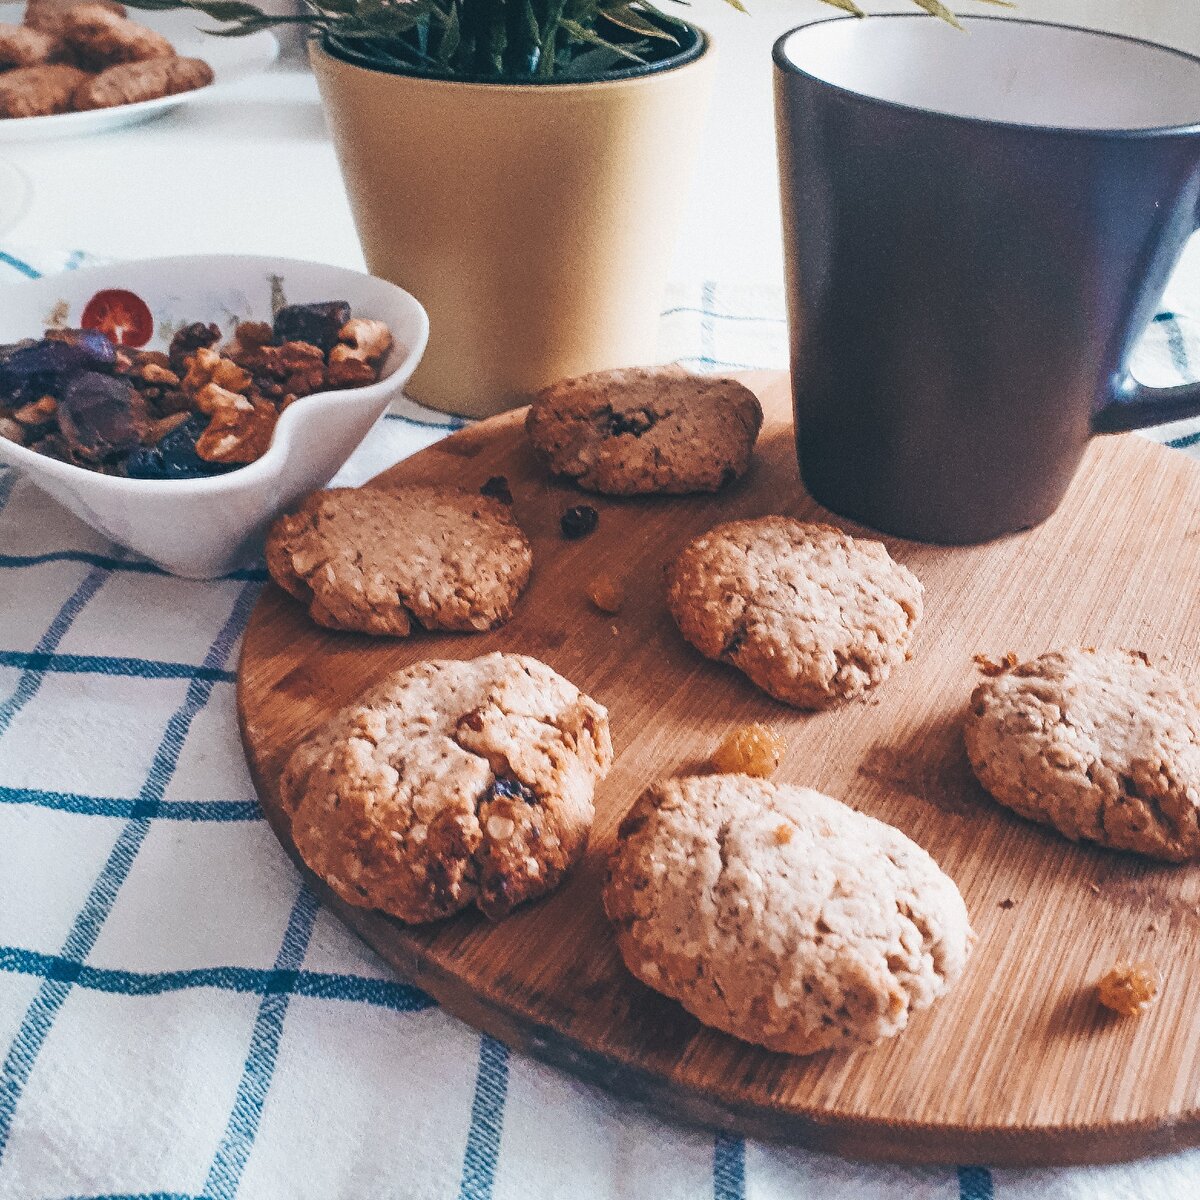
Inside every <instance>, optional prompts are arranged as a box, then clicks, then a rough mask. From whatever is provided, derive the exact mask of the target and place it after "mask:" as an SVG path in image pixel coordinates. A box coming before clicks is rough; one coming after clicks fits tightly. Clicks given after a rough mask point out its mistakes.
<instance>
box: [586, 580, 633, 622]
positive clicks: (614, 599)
mask: <svg viewBox="0 0 1200 1200" xmlns="http://www.w3.org/2000/svg"><path fill="white" fill-rule="evenodd" d="M587 596H588V599H589V600H590V601H591V602H592V603H593V604H594V605H595V606H596V607H597V608H598V609H599V610H600V611H601V612H603V613H619V612H620V611H621V605H622V604H624V603H625V589H624V588H623V587H622V586H621V585H620V584H619V583H618V582H617V581H616V580H615V579H614V578H613V577H612V576H611V575H597V576H596V578H595V579H593V580H592V581H591V582H590V583H589V584H588V585H587Z"/></svg>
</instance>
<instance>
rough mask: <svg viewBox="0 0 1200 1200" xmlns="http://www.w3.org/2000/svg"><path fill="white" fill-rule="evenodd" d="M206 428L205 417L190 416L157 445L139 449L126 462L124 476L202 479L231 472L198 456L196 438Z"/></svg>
mask: <svg viewBox="0 0 1200 1200" xmlns="http://www.w3.org/2000/svg"><path fill="white" fill-rule="evenodd" d="M207 425H208V422H207V421H206V420H205V419H204V418H203V417H197V416H191V417H188V419H187V420H186V421H184V422H183V424H182V425H179V426H177V427H176V428H175V429H172V430H171V432H170V433H168V434H165V435H164V436H163V437H162V439H161V440H160V441H159V443H158V445H156V446H139V447H138V448H137V449H136V450H133V451H131V452H130V454H129V455H128V457H127V458H126V459H125V474H126V475H128V476H129V477H130V478H131V479H199V478H201V477H202V476H205V475H221V474H223V473H224V472H225V471H228V470H231V469H232V468H230V467H227V466H225V465H224V464H223V463H211V462H205V461H204V459H202V458H201V457H200V456H199V455H198V454H197V453H196V439H197V438H198V437H199V436H200V435H201V434H202V433H203V432H204V430H205V427H206V426H207Z"/></svg>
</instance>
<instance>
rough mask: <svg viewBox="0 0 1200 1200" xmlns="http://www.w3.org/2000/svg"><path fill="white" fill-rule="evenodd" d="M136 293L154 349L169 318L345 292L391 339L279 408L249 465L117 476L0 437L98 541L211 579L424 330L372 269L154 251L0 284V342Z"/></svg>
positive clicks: (388, 388)
mask: <svg viewBox="0 0 1200 1200" xmlns="http://www.w3.org/2000/svg"><path fill="white" fill-rule="evenodd" d="M107 288H120V289H123V290H126V291H130V292H133V293H134V294H135V295H137V296H140V297H141V298H142V299H143V300H144V301H145V302H146V304H147V305H148V306H149V308H150V311H151V313H152V315H153V317H154V326H155V334H154V337H152V338H151V340H150V342H149V343H148V344H147V346H148V348H151V349H163V350H165V349H166V347H167V344H168V343H169V341H170V335H171V333H172V332H173V330H174V329H175V328H177V327H178V326H179V325H181V324H185V323H188V322H191V321H205V322H207V321H214V322H216V323H217V324H218V325H219V326H220V327H221V329H222V330H223V331H226V332H232V329H233V326H234V325H235V324H236V323H237V322H238V321H246V320H258V321H270V320H271V317H272V313H273V311H274V309H275V308H277V307H278V306H279V305H280V304H300V303H305V302H309V301H319V300H346V301H348V302H349V304H350V307H351V309H352V310H353V313H354V315H355V316H356V317H373V318H375V319H376V320H379V321H385V322H386V323H387V325H388V327H389V328H390V329H391V331H392V337H393V338H394V339H395V345H394V346H393V349H392V351H391V353H390V354H389V356H388V358H387V360H386V362H385V363H384V373H383V377H382V378H381V379H380V380H379V382H378V383H374V384H372V385H371V386H370V387H364V388H356V389H353V390H350V391H338V392H320V393H317V394H315V395H312V396H306V397H304V399H302V400H298V401H297V402H296V403H295V404H292V405H291V406H289V407H288V409H287V410H286V411H285V412H284V413H283V415H282V416H281V417H280V418H279V423H278V424H277V425H276V427H275V434H274V437H273V438H272V440H271V445H270V447H269V448H268V450H267V452H266V454H264V455H263V456H262V458H260V459H259V460H258V461H257V462H253V463H250V464H249V465H247V466H244V467H240V468H238V469H237V470H234V471H230V472H229V473H228V474H226V475H216V476H213V477H211V478H208V479H181V480H150V479H121V478H116V477H114V476H111V475H100V474H97V473H96V472H94V471H88V470H85V469H84V468H82V467H76V466H72V465H71V464H70V463H64V462H59V461H57V460H56V459H53V458H48V457H46V456H45V455H42V454H38V453H36V452H35V451H33V450H28V449H26V448H25V447H23V446H18V445H17V444H16V443H15V442H10V441H8V440H7V439H5V438H3V437H0V462H3V463H7V464H8V465H10V466H14V467H16V468H17V469H18V470H20V471H22V472H24V473H25V474H26V475H27V476H28V477H29V478H30V479H31V480H32V481H33V482H34V483H35V484H36V485H37V486H38V487H40V488H42V489H43V490H44V491H46V492H48V493H49V494H50V495H51V496H53V497H54V498H55V499H56V500H58V501H59V502H60V503H62V504H64V505H65V506H66V507H67V508H69V509H70V510H71V511H72V512H73V513H75V514H76V515H77V516H79V517H81V518H82V519H83V520H84V521H86V522H87V523H88V524H89V525H91V526H92V527H93V528H95V529H97V530H99V531H100V532H101V533H102V534H104V535H105V536H106V537H107V538H109V539H110V540H112V541H114V542H117V543H119V544H120V545H122V546H125V547H127V548H128V549H130V550H132V551H133V552H134V553H136V554H138V555H140V556H142V557H143V558H148V559H149V560H150V561H151V562H153V563H156V564H157V565H158V566H160V567H162V568H163V570H165V571H169V572H170V573H171V574H173V575H184V576H187V577H189V578H192V579H212V578H214V577H216V576H218V575H224V574H226V573H228V572H229V571H231V570H233V569H234V568H235V567H237V566H239V565H241V564H242V563H243V562H245V561H246V559H247V558H249V557H251V556H252V555H254V554H255V553H257V552H258V551H259V550H260V549H261V539H262V536H263V533H264V531H265V529H266V526H267V525H268V524H269V523H270V521H271V520H272V518H274V517H275V516H276V515H277V514H278V513H280V512H281V511H282V510H283V509H285V508H287V507H288V506H290V505H291V504H292V503H294V502H295V501H296V500H297V499H299V497H301V496H303V495H304V494H305V493H307V492H311V491H313V490H314V489H316V488H319V487H322V486H323V485H324V484H326V483H328V482H329V480H330V479H331V478H332V477H333V475H334V474H335V473H336V472H337V470H338V468H339V467H341V465H342V464H343V463H344V462H345V461H346V459H347V458H349V456H350V454H351V452H352V451H353V450H354V448H355V447H356V446H357V445H358V444H359V442H361V441H362V440H363V438H364V437H365V436H366V434H367V431H368V430H369V429H370V428H371V426H372V425H374V424H375V422H376V421H377V420H378V419H379V418H380V417H381V416H382V415H383V412H384V410H385V409H386V408H387V407H388V404H389V403H390V402H391V401H392V400H393V399H394V398H398V397H399V395H400V393H401V391H402V390H403V388H404V385H405V384H406V383H407V382H408V379H409V377H410V376H411V375H412V373H413V370H414V369H415V368H416V365H417V363H418V362H419V361H420V358H421V354H422V353H423V352H424V350H425V342H426V340H427V338H428V336H429V319H428V317H427V316H426V315H425V310H424V309H423V308H422V307H421V305H420V304H418V303H417V301H416V300H415V299H413V297H412V296H410V295H409V294H408V293H407V292H405V291H403V290H401V289H400V288H398V287H396V286H394V285H393V284H390V283H385V282H384V281H383V280H382V279H375V278H373V277H371V276H369V275H362V274H359V273H358V272H357V271H347V270H344V269H342V268H340V267H329V266H322V265H321V264H319V263H309V262H299V261H296V260H293V259H281V258H258V257H250V256H245V255H236V256H235V255H205V256H203V257H200V256H198V257H195V258H160V259H150V260H147V261H144V262H131V263H120V264H113V265H110V266H101V267H88V268H85V269H83V270H80V271H69V272H64V273H63V274H61V275H54V276H48V277H47V278H45V279H39V280H36V281H33V282H30V283H22V284H17V285H14V286H12V287H8V288H5V289H4V293H3V295H2V296H0V343H5V342H14V341H17V340H19V339H20V338H23V337H39V336H41V334H42V332H43V330H44V328H45V323H46V321H47V319H48V318H49V316H50V315H51V314H53V316H54V317H55V318H57V319H58V321H59V323H61V324H65V325H68V326H78V324H79V321H80V315H81V313H82V311H83V308H84V306H85V305H86V304H87V302H88V300H89V299H91V297H92V296H94V295H95V294H96V292H98V291H101V290H103V289H107Z"/></svg>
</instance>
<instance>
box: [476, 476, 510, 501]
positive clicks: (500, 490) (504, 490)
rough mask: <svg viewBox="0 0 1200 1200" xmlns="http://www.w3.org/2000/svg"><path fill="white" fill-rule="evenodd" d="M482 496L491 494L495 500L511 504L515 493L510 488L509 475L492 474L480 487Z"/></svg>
mask: <svg viewBox="0 0 1200 1200" xmlns="http://www.w3.org/2000/svg"><path fill="white" fill-rule="evenodd" d="M479 494H480V495H481V496H491V497H492V499H493V500H499V501H500V503H501V504H511V503H512V502H513V494H512V492H511V491H510V490H509V486H508V476H507V475H492V476H489V478H488V480H487V482H486V483H485V484H484V485H483V487H481V488H480V489H479Z"/></svg>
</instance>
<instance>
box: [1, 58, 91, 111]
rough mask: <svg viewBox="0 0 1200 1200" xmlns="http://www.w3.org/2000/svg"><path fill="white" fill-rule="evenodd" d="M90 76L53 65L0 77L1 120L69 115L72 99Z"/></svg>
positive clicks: (62, 66) (62, 64)
mask: <svg viewBox="0 0 1200 1200" xmlns="http://www.w3.org/2000/svg"><path fill="white" fill-rule="evenodd" d="M85 79H87V75H86V74H84V72H83V71H81V70H79V68H78V67H69V66H67V65H66V64H64V63H51V64H46V65H43V66H40V67H18V68H17V69H16V70H15V71H5V72H4V74H2V75H0V117H48V116H51V115H52V114H54V113H63V112H69V111H70V109H71V97H72V96H73V95H74V94H75V89H76V88H77V87H78V86H79V85H80V84H81V83H82V82H83V81H84V80H85Z"/></svg>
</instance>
